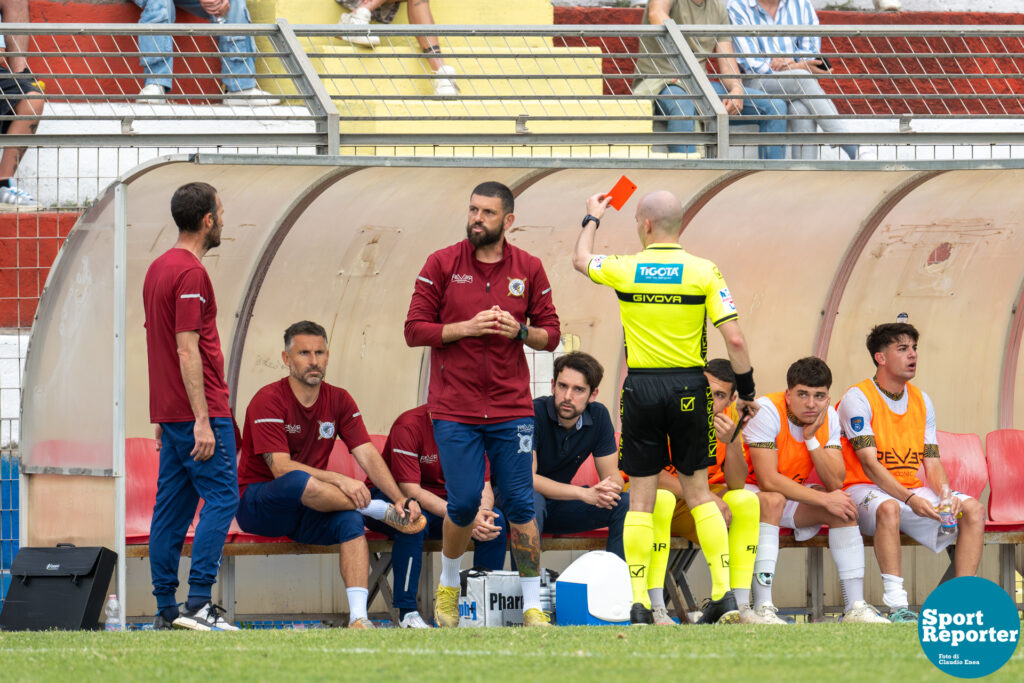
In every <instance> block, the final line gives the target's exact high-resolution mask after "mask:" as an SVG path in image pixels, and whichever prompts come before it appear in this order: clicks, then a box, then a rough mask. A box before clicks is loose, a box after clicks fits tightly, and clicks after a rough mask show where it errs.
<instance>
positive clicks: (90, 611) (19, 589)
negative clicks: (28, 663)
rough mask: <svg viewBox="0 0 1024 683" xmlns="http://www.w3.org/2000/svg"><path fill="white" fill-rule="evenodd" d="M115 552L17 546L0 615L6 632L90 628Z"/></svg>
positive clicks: (61, 545) (68, 546)
mask: <svg viewBox="0 0 1024 683" xmlns="http://www.w3.org/2000/svg"><path fill="white" fill-rule="evenodd" d="M116 563H117V553H115V552H114V551H112V550H110V549H109V548H102V547H94V548H76V547H75V546H74V545H72V544H70V543H58V544H57V547H55V548H22V549H21V550H20V551H19V552H18V554H17V555H16V556H15V557H14V563H13V564H12V565H11V586H10V588H9V589H8V590H7V598H6V599H5V600H4V609H3V613H0V628H2V629H4V630H8V631H42V630H45V629H53V628H56V629H67V630H83V629H84V630H95V629H97V628H99V618H100V611H101V610H102V609H103V604H104V602H105V599H106V597H107V588H108V587H109V586H110V577H111V576H113V573H114V565H115V564H116Z"/></svg>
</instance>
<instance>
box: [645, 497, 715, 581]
mask: <svg viewBox="0 0 1024 683" xmlns="http://www.w3.org/2000/svg"><path fill="white" fill-rule="evenodd" d="M691 513H692V514H693V521H694V525H695V526H696V527H697V540H699V541H700V547H701V550H703V551H704V559H706V560H707V561H708V569H710V570H711V599H712V600H719V599H721V597H722V596H723V595H725V594H726V592H728V590H729V530H728V529H727V528H726V526H725V518H724V517H722V513H721V511H720V510H719V509H718V503H716V502H715V501H710V502H707V503H704V504H703V505H698V506H697V507H695V508H693V510H691ZM634 592H635V589H634Z"/></svg>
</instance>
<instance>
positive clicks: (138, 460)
mask: <svg viewBox="0 0 1024 683" xmlns="http://www.w3.org/2000/svg"><path fill="white" fill-rule="evenodd" d="M124 461H125V462H124V465H125V478H124V488H125V506H124V508H125V509H124V531H125V542H126V543H127V544H128V545H145V544H146V543H149V524H150V522H151V521H152V520H153V506H154V505H155V504H156V478H157V472H158V470H159V468H160V453H159V451H157V450H156V441H155V440H153V439H139V438H135V439H125V444H124Z"/></svg>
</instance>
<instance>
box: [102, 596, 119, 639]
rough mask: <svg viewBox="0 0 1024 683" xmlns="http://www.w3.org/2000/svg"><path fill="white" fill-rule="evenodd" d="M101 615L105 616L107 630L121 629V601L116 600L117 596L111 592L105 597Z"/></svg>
mask: <svg viewBox="0 0 1024 683" xmlns="http://www.w3.org/2000/svg"><path fill="white" fill-rule="evenodd" d="M103 615H104V616H105V617H106V620H107V625H106V629H107V630H108V631H123V630H124V624H122V623H121V603H119V602H118V601H117V596H116V595H113V594H111V596H110V597H109V598H107V604H106V606H105V607H104V608H103Z"/></svg>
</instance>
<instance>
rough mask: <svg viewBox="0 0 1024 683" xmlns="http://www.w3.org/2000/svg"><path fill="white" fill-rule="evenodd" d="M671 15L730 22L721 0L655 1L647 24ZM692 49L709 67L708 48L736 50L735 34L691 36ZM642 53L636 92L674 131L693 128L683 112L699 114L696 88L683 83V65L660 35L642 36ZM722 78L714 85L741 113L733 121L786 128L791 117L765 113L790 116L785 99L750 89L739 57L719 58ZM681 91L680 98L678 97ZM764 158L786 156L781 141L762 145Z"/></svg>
mask: <svg viewBox="0 0 1024 683" xmlns="http://www.w3.org/2000/svg"><path fill="white" fill-rule="evenodd" d="M666 19H671V20H672V21H674V22H675V23H676V24H679V25H687V24H695V25H727V24H729V14H728V12H726V9H725V6H724V5H723V4H722V2H721V0H650V2H648V3H647V8H646V9H645V10H644V19H643V21H644V23H645V24H663V23H664V22H665V20H666ZM686 41H687V43H689V46H690V49H691V50H692V51H693V52H694V54H696V55H697V60H698V62H699V63H700V66H701V67H702V68H705V69H706V68H707V65H706V61H707V60H706V58H705V57H701V56H700V55H701V54H702V53H711V52H717V53H720V54H731V53H732V52H733V46H732V38H731V37H729V36H687V38H686ZM640 52H641V53H645V56H644V57H641V58H640V59H638V60H637V62H636V74H637V81H635V82H634V86H633V94H634V95H640V96H645V95H648V96H651V97H654V98H655V100H654V113H655V114H656V115H660V116H666V117H670V118H669V119H668V121H667V125H668V131H669V132H670V133H692V132H693V130H694V121H693V120H692V119H682V118H677V117H687V116H694V114H695V112H696V105H695V102H694V100H693V99H690V98H692V97H693V96H694V95H695V94H696V92H695V91H693V90H692V89H688V88H686V87H683V85H682V84H681V83H680V82H679V76H680V75H681V74H680V67H679V66H678V64H675V63H673V59H672V58H671V56H670V55H669V54H667V53H665V51H664V50H663V49H662V47H661V45H660V44H659V42H658V40H657V38H655V37H653V36H650V37H644V38H641V40H640ZM716 63H717V66H718V73H719V78H720V79H721V81H712V82H711V87H712V88H714V90H715V92H716V93H718V95H719V97H721V98H722V104H723V105H725V110H726V112H728V113H729V114H730V115H731V116H738V117H740V118H738V119H734V120H732V121H730V123H731V125H743V124H745V123H757V125H758V128H759V129H760V131H761V132H762V133H784V132H786V120H785V119H775V118H759V117H768V116H785V115H786V102H785V100H781V99H775V98H771V97H768V96H767V95H766V94H765V93H764V91H762V90H757V89H754V88H744V87H743V82H742V81H741V80H740V79H739V78H738V76H739V73H740V68H739V65H738V64H737V63H736V59H735V58H733V57H719V58H717V60H716ZM673 96H679V97H673ZM695 149H696V148H695V147H694V146H693V145H669V151H670V152H687V153H692V152H694V151H695ZM758 157H759V158H761V159H781V158H782V157H783V147H782V146H781V145H765V146H762V147H760V148H759V149H758Z"/></svg>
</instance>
